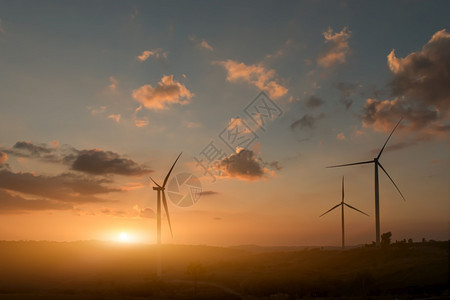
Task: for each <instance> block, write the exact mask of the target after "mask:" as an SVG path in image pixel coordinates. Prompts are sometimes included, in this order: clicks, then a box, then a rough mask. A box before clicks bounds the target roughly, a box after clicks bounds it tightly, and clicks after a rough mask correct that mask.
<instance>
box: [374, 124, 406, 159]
mask: <svg viewBox="0 0 450 300" xmlns="http://www.w3.org/2000/svg"><path fill="white" fill-rule="evenodd" d="M402 120H403V118H401V119H400V121H398V123H397V125H395V127H394V129H392V132H391V134H390V135H389V136H388V138H387V140H386V142H385V143H384V145H383V148H381V150H380V153H378V156H377V159H379V158H380V156H381V153H383V151H384V148H385V147H386V145H387V143H388V142H389V139H390V138H391V136H392V134H393V133H394V131H395V129H397V126H398V125H399V124H400V122H401V121H402Z"/></svg>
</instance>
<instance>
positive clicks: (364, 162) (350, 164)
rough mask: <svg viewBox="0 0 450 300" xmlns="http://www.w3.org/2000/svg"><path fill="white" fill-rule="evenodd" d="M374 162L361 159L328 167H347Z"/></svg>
mask: <svg viewBox="0 0 450 300" xmlns="http://www.w3.org/2000/svg"><path fill="white" fill-rule="evenodd" d="M373 162H374V161H373V160H368V161H360V162H355V163H349V164H343V165H336V166H328V167H327V168H337V167H346V166H354V165H363V164H370V163H373Z"/></svg>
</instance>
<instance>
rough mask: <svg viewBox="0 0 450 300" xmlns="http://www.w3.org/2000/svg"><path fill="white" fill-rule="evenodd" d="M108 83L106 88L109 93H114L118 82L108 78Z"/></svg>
mask: <svg viewBox="0 0 450 300" xmlns="http://www.w3.org/2000/svg"><path fill="white" fill-rule="evenodd" d="M109 82H111V84H110V85H109V86H108V87H109V89H110V90H111V91H115V90H116V88H117V85H118V84H119V81H118V80H117V79H115V78H114V77H112V76H110V77H109Z"/></svg>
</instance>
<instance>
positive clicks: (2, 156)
mask: <svg viewBox="0 0 450 300" xmlns="http://www.w3.org/2000/svg"><path fill="white" fill-rule="evenodd" d="M7 160H8V155H7V154H6V153H4V152H0V165H2V164H4V163H6V161H7Z"/></svg>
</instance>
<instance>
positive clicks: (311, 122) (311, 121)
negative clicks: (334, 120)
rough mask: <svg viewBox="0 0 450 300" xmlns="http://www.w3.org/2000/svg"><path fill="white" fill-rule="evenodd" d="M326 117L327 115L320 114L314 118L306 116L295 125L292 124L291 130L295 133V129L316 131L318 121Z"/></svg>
mask: <svg viewBox="0 0 450 300" xmlns="http://www.w3.org/2000/svg"><path fill="white" fill-rule="evenodd" d="M324 117H325V114H323V113H322V114H320V115H318V116H313V115H310V114H306V115H304V116H303V117H301V118H300V119H298V120H297V121H295V122H294V123H292V124H291V126H290V127H291V130H292V131H294V130H295V129H297V128H298V129H305V128H306V129H314V128H315V127H316V123H317V121H318V120H320V119H322V118H324Z"/></svg>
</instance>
